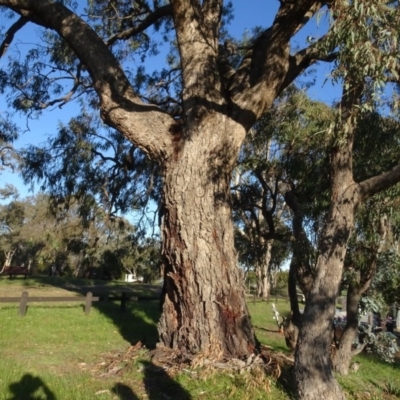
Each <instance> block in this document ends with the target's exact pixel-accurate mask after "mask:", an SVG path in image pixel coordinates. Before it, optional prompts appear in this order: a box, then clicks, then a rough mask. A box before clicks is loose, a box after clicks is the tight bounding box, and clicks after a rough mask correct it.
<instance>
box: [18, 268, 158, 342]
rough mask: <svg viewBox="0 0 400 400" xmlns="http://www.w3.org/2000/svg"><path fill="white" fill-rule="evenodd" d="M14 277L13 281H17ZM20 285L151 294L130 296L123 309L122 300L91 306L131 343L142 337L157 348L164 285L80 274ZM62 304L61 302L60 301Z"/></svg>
mask: <svg viewBox="0 0 400 400" xmlns="http://www.w3.org/2000/svg"><path fill="white" fill-rule="evenodd" d="M12 281H14V282H13V283H14V284H17V282H15V281H16V280H14V279H13V280H12ZM18 285H19V286H24V287H26V288H27V291H28V292H29V289H28V288H29V287H38V286H39V287H48V286H53V287H56V288H61V289H64V290H68V291H70V292H73V293H77V294H80V295H86V293H87V292H92V294H93V296H99V297H100V298H102V299H105V298H107V297H108V296H110V297H117V296H119V297H120V296H121V295H122V293H123V292H125V293H127V295H128V297H133V296H135V297H139V299H140V297H152V298H157V300H145V299H144V300H141V301H133V300H129V301H127V303H126V307H125V310H124V311H121V301H118V300H117V301H113V300H110V301H96V302H93V303H92V308H95V309H97V310H99V311H100V312H101V313H102V314H103V315H105V316H107V318H109V319H110V320H111V321H112V322H113V324H114V325H115V327H116V328H117V329H118V330H119V332H120V334H121V336H122V337H123V338H124V339H125V340H126V341H128V342H129V343H130V344H136V343H137V342H138V341H141V342H142V343H143V344H144V345H145V346H146V347H147V348H148V349H153V348H155V345H156V343H157V342H158V332H157V326H156V325H157V322H158V320H159V318H160V310H159V296H160V295H161V287H160V286H156V285H145V284H129V283H125V282H115V281H101V280H89V279H87V280H86V279H79V278H64V277H49V276H40V275H39V276H34V277H30V278H29V279H27V280H25V279H21V280H18ZM59 304H60V306H62V303H59Z"/></svg>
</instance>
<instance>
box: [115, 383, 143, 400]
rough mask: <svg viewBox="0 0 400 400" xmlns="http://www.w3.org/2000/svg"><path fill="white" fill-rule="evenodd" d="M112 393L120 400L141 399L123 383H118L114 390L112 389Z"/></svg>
mask: <svg viewBox="0 0 400 400" xmlns="http://www.w3.org/2000/svg"><path fill="white" fill-rule="evenodd" d="M111 392H112V393H114V394H116V395H117V396H118V399H119V400H139V399H140V398H139V397H138V396H136V394H135V393H134V392H133V390H132V389H131V388H130V387H129V386H127V385H124V384H123V383H120V382H118V383H116V384H115V385H114V386H113V388H112V389H111Z"/></svg>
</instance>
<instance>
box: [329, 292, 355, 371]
mask: <svg viewBox="0 0 400 400" xmlns="http://www.w3.org/2000/svg"><path fill="white" fill-rule="evenodd" d="M360 298H361V294H360V293H359V291H358V290H357V288H356V287H355V286H353V285H350V286H349V289H348V292H347V308H346V310H347V318H346V320H347V323H346V327H345V329H344V332H343V335H342V337H341V338H340V340H339V343H338V344H337V348H336V349H335V351H334V353H333V355H332V362H333V369H334V371H335V372H337V373H339V374H341V375H347V374H348V373H349V368H350V363H351V359H352V357H353V355H354V353H353V343H354V340H355V339H356V337H357V334H358V303H359V301H360Z"/></svg>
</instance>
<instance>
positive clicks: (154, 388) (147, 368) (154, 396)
mask: <svg viewBox="0 0 400 400" xmlns="http://www.w3.org/2000/svg"><path fill="white" fill-rule="evenodd" d="M141 364H142V365H143V368H144V375H145V376H144V385H145V389H146V393H147V396H148V398H149V399H150V400H159V399H165V398H171V399H174V400H190V399H191V398H192V396H191V395H190V393H189V392H188V391H187V390H186V389H184V388H183V387H182V386H181V385H180V384H179V383H177V382H175V381H174V380H173V379H171V377H170V376H169V375H168V374H167V373H166V372H165V370H164V369H163V368H160V367H157V366H156V365H154V364H152V363H151V362H149V361H142V363H141ZM165 395H167V396H165Z"/></svg>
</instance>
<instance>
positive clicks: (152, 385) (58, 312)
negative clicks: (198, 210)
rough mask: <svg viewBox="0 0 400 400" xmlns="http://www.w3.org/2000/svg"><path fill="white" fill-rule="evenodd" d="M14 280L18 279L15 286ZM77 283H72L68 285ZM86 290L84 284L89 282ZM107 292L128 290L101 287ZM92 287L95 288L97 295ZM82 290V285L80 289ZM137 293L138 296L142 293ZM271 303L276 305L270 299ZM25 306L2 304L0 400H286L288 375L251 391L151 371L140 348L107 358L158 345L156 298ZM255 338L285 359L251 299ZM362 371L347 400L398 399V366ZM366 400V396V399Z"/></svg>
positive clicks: (230, 377)
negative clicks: (120, 369) (118, 369)
mask: <svg viewBox="0 0 400 400" xmlns="http://www.w3.org/2000/svg"><path fill="white" fill-rule="evenodd" d="M59 279H60V278H58V279H54V278H52V279H36V280H34V279H29V280H27V281H26V284H27V285H26V286H24V288H26V290H28V291H29V290H33V289H32V288H36V289H38V290H42V289H43V290H49V293H51V289H57V290H58V288H60V287H63V285H64V284H65V281H61V280H59ZM18 281H19V282H18ZM21 281H22V282H23V283H25V282H24V281H23V280H17V279H16V280H12V281H9V280H1V281H0V292H1V289H2V288H5V287H6V285H11V286H10V287H15V290H16V293H18V292H19V291H20V290H21V286H18V285H17V282H18V283H19V284H21ZM67 282H68V284H69V285H72V284H73V285H77V286H78V282H77V281H73V280H69V281H67ZM84 283H85V287H87V286H88V285H86V282H84ZM101 284H102V290H104V286H106V288H109V289H110V290H109V291H110V292H113V291H114V290H116V289H115V288H122V287H124V285H126V284H125V283H123V282H119V283H118V282H114V283H112V284H109V283H107V282H106V283H105V284H104V282H101ZM96 290H97V287H96V286H94V287H93V292H96ZM77 291H79V288H78V289H77ZM132 292H133V293H135V294H136V293H137V294H138V295H143V296H145V295H151V294H153V293H154V287H151V286H145V285H137V286H135V285H133V286H132ZM139 293H140V294H139ZM274 301H275V300H274ZM62 304H63V303H59V304H56V305H50V304H48V303H41V304H40V303H36V304H32V305H30V306H29V309H28V312H27V314H26V316H25V317H23V318H21V317H19V316H18V306H17V304H14V305H12V304H4V303H3V304H0V400H3V399H4V400H18V399H21V400H30V399H31V400H41V399H45V400H81V399H82V400H91V399H100V400H103V399H115V400H122V399H123V400H130V399H131V400H132V399H133V400H136V399H151V400H157V399H166V398H167V397H166V396H169V398H171V399H174V400H175V399H177V400H179V399H207V400H213V399H220V398H221V397H225V398H229V399H237V400H242V399H251V400H257V399H260V400H261V399H266V400H268V399H271V400H272V399H274V400H288V399H291V398H292V396H291V392H290V391H289V390H288V388H290V386H291V383H292V380H293V379H292V376H291V372H290V371H283V374H282V378H281V379H280V380H278V381H276V380H274V379H273V378H271V377H263V379H264V380H263V383H264V384H265V385H266V386H268V388H269V390H268V391H266V390H265V388H262V386H256V385H253V384H252V383H253V382H254V381H255V379H251V377H249V376H248V375H246V374H238V373H232V372H229V373H226V372H225V373H212V372H210V371H207V370H206V371H200V372H199V371H193V370H188V369H186V370H184V371H181V372H174V371H173V370H171V371H169V372H168V373H167V372H166V371H165V370H163V369H160V368H158V367H157V366H155V365H154V364H153V363H152V362H151V360H150V358H149V356H148V353H147V352H145V351H142V352H139V353H137V354H136V353H135V354H134V357H130V358H128V359H124V357H122V358H118V359H116V358H112V354H114V355H115V354H117V355H118V354H124V353H125V352H126V349H128V348H129V346H130V345H131V344H135V343H137V342H138V341H144V342H145V343H146V346H147V347H148V348H150V349H151V348H154V346H155V344H156V341H157V320H158V318H159V313H160V312H159V303H158V301H147V302H129V303H128V306H127V309H126V311H125V312H124V313H123V312H121V311H120V309H119V304H118V302H108V303H107V302H99V303H95V304H94V308H93V309H92V311H91V313H90V315H89V316H85V314H84V312H83V307H82V305H79V304H76V303H71V305H62ZM248 306H249V310H250V313H251V315H252V321H253V324H254V326H255V330H256V334H257V337H258V339H259V340H260V342H261V343H262V344H265V345H268V346H271V347H272V348H274V349H275V350H278V351H280V352H283V353H286V354H288V353H289V351H288V349H287V348H286V346H285V340H284V337H283V335H282V334H281V333H279V332H278V327H277V324H276V321H274V320H273V318H272V301H271V302H255V303H253V301H249V305H248ZM276 306H277V309H278V311H279V313H280V314H281V315H286V314H287V313H288V312H289V303H288V302H287V301H286V300H279V301H278V302H277V304H276ZM114 359H115V360H117V361H115V362H116V363H117V364H116V365H117V366H124V373H123V375H118V374H117V375H112V374H111V375H109V376H108V375H106V376H102V375H101V374H102V373H105V372H106V371H107V370H106V367H107V365H109V364H110V362H111V361H110V360H114ZM357 361H358V362H360V363H361V367H360V370H359V371H358V372H357V373H352V374H350V375H349V376H348V377H340V378H339V381H340V383H341V385H342V386H343V388H344V389H345V390H346V392H347V393H348V396H349V399H357V400H363V399H367V398H370V399H387V400H389V399H395V398H396V396H398V393H399V391H400V382H399V379H398V377H399V376H400V374H399V372H400V371H399V366H398V365H395V366H392V365H388V364H384V363H381V362H380V361H379V360H377V359H375V358H373V357H368V356H367V357H366V356H361V357H358V358H357ZM368 396H369V397H368Z"/></svg>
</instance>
